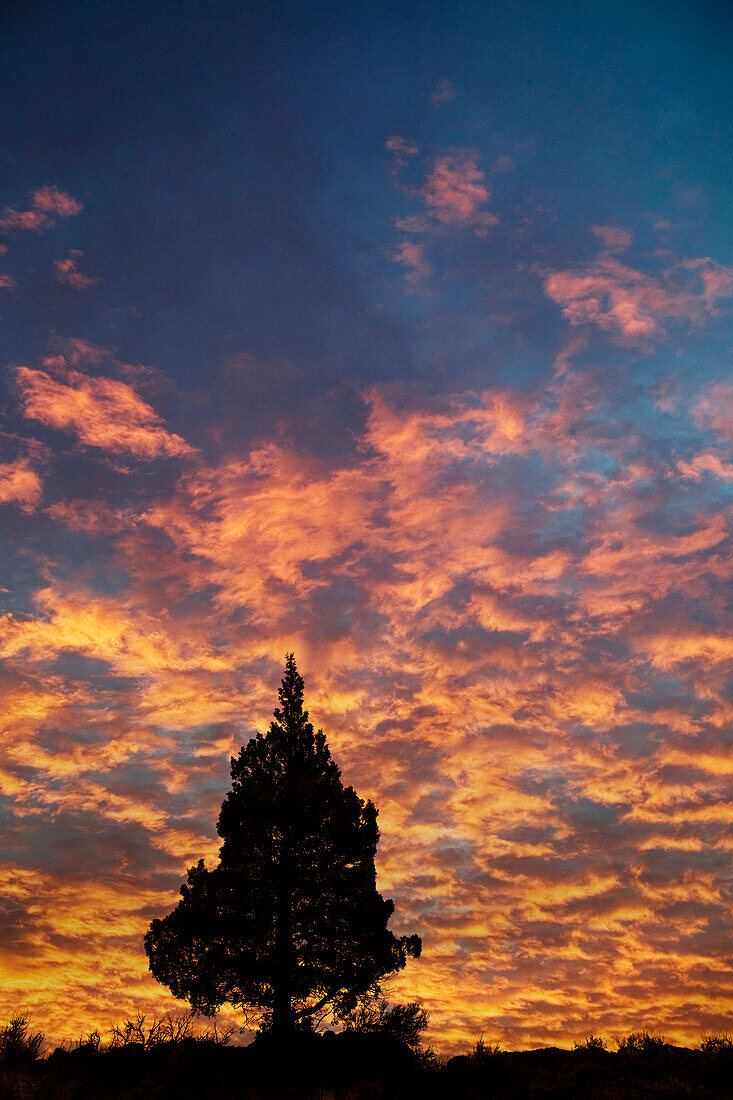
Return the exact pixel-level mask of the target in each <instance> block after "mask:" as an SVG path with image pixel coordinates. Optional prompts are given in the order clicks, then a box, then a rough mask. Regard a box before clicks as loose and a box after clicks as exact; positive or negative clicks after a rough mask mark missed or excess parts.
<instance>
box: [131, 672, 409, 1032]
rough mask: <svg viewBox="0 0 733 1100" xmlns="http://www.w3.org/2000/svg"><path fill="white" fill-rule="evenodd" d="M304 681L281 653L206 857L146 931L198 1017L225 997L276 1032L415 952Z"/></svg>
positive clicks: (347, 1002) (345, 1001) (347, 998)
mask: <svg viewBox="0 0 733 1100" xmlns="http://www.w3.org/2000/svg"><path fill="white" fill-rule="evenodd" d="M303 687H304V685H303V680H302V679H301V677H300V675H299V674H298V670H297V668H296V665H295V659H294V657H293V655H292V653H290V654H288V655H287V658H286V664H285V674H284V676H283V680H282V684H281V687H280V689H279V691H278V697H279V701H280V706H279V707H278V708H277V709H276V710H275V714H274V721H273V722H271V724H270V728H269V730H268V732H267V733H266V734H264V735H263V734H261V733H258V734H257V736H256V737H254V738H253V739H252V740H251V741H250V742H249V743H248V744H247V745H245V746H244V747H243V748H242V749H241V750H240V753H239V755H238V756H237V757H232V761H231V774H232V780H233V785H232V790H231V791H230V792H229V794H228V795H227V797H226V799H225V800H224V802H223V804H222V807H221V813H220V815H219V822H218V825H217V832H218V833H219V836H220V837H221V838H222V840H223V844H222V846H221V848H220V849H219V864H218V866H217V867H215V868H213V869H212V870H207V868H206V867H205V865H204V861H203V860H199V862H198V864H197V865H196V866H195V867H191V868H190V869H189V871H188V880H187V882H186V883H185V884H184V885H183V886H182V887H181V900H180V901H179V903H178V905H177V906H176V908H175V909H174V910H173V912H172V913H169V915H168V916H167V917H164V918H163V919H162V920H154V921H153V922H152V924H151V925H150V928H149V929H148V932H147V935H146V936H145V951H146V953H147V956H148V960H149V963H150V969H151V971H152V973H153V975H154V976H155V977H156V978H157V979H158V981H160V982H162V983H163V984H164V985H167V986H168V988H169V989H170V990H171V991H172V993H173V994H174V996H176V997H181V998H185V999H186V1000H188V1001H190V1003H191V1006H192V1008H193V1009H194V1010H195V1011H197V1012H200V1013H203V1014H205V1015H213V1014H214V1013H215V1012H216V1011H217V1010H218V1009H219V1008H220V1007H221V1006H222V1005H223V1004H224V1003H229V1004H232V1005H234V1006H237V1007H239V1008H241V1009H242V1010H243V1011H244V1012H245V1018H246V1019H248V1020H251V1019H252V1018H253V1016H256V1017H257V1018H258V1019H259V1021H260V1023H261V1025H262V1026H263V1028H265V1029H272V1030H273V1031H274V1032H277V1033H280V1034H282V1033H286V1032H290V1031H293V1030H295V1029H297V1028H302V1027H309V1026H313V1023H314V1021H318V1020H320V1019H322V1018H323V1017H324V1016H325V1015H327V1014H331V1015H332V1016H333V1018H334V1019H336V1020H338V1019H343V1018H345V1017H346V1016H347V1015H348V1014H349V1013H350V1012H351V1011H353V1009H354V1008H355V1006H356V1004H357V1002H358V1000H359V999H360V998H361V997H364V996H368V995H377V994H378V993H379V990H380V983H381V981H382V979H383V978H385V977H386V976H387V975H389V974H392V973H394V972H395V971H397V970H401V969H402V968H403V967H404V966H405V963H406V961H407V958H408V956H412V957H413V958H417V957H418V956H419V955H420V950H421V941H420V937H419V936H409V937H407V936H402V937H400V938H398V937H396V936H395V935H394V934H393V933H392V932H390V931H389V930H388V928H387V924H388V922H389V919H390V917H391V915H392V913H393V911H394V904H393V902H392V901H389V900H386V899H384V898H383V897H382V896H381V894H379V893H378V891H377V888H376V871H375V868H374V857H375V855H376V850H377V843H378V841H379V830H378V828H377V810H376V809H375V807H374V805H373V803H372V802H371V801H366V802H364V801H362V799H360V798H359V797H358V795H357V794H356V792H355V791H354V789H353V787H344V786H343V784H342V782H341V773H340V771H339V769H338V767H337V766H336V764H335V762H334V761H333V759H332V757H331V753H330V751H329V748H328V745H327V743H326V738H325V736H324V733H323V731H322V730H318V732H315V731H314V729H313V726H312V725H311V723H310V721H309V718H308V711H307V710H305V709H304V707H303Z"/></svg>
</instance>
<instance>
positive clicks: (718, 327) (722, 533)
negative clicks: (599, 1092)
mask: <svg viewBox="0 0 733 1100" xmlns="http://www.w3.org/2000/svg"><path fill="white" fill-rule="evenodd" d="M732 23H733V13H732V12H731V9H730V7H729V6H728V5H726V4H723V3H716V2H714V0H664V2H662V0H616V2H614V3H613V4H611V3H608V2H604V3H601V2H593V0H589V2H586V3H577V2H571V0H538V2H537V3H532V4H506V3H505V2H503V0H502V2H498V0H481V2H474V0H461V2H460V3H457V2H456V0H450V2H448V0H431V2H430V3H426V4H424V5H421V6H418V7H417V8H416V7H415V5H414V4H409V3H407V2H402V0H385V2H384V3H379V4H376V3H375V4H369V3H367V4H364V3H359V4H357V3H353V2H351V0H344V2H341V3H326V2H316V3H314V2H307V0H297V2H292V3H290V2H278V0H275V2H271V0H269V2H267V3H264V2H263V3H259V2H250V3H247V4H242V3H239V2H237V3H233V2H230V0H218V2H217V3H216V4H213V3H206V2H200V0H199V2H194V0H176V2H175V3H173V2H169V0H156V2H155V3H154V4H151V3H149V2H147V0H146V2H145V3H141V2H140V0H128V2H126V3H125V4H120V3H118V2H117V0H114V2H110V0H94V2H93V3H91V2H84V0H81V2H79V3H75V4H69V3H67V2H65V0H64V2H59V3H53V2H42V0H39V2H33V0H14V2H10V3H6V4H5V5H4V6H3V12H2V15H0V24H1V30H2V33H1V34H0V60H1V64H0V132H1V133H2V143H1V145H0V165H1V167H2V171H1V172H0V348H1V349H2V355H1V359H2V363H1V366H2V395H1V396H0V545H1V546H2V550H1V553H0V563H1V569H0V598H1V602H2V607H1V608H0V656H2V668H1V671H0V695H1V696H2V710H1V711H0V713H1V714H2V741H1V743H0V882H1V884H2V885H0V989H2V1001H3V1005H4V1006H5V1007H6V1008H7V1009H8V1011H12V1010H13V1009H14V1008H24V1009H27V1010H29V1011H30V1012H31V1014H32V1018H33V1021H34V1023H35V1024H36V1026H40V1027H42V1028H43V1029H45V1030H46V1032H47V1034H48V1035H49V1038H50V1040H51V1041H53V1042H56V1041H60V1040H61V1039H69V1038H73V1037H74V1036H75V1035H77V1034H78V1033H80V1032H81V1031H84V1030H89V1029H90V1028H92V1027H99V1028H100V1029H104V1028H105V1027H109V1026H110V1025H111V1024H112V1023H113V1022H114V1021H118V1020H120V1019H121V1018H123V1017H124V1016H126V1015H130V1014H131V1013H134V1012H135V1011H137V1010H141V1011H145V1012H150V1013H152V1012H165V1011H170V1010H178V1009H182V1008H184V1007H185V1005H182V1004H181V1003H180V1002H177V1001H175V1000H174V999H173V998H172V996H170V995H169V994H168V992H167V991H166V990H165V989H164V988H163V987H162V986H159V985H157V984H156V983H155V982H154V981H153V979H152V978H151V976H150V975H149V974H148V971H147V960H146V958H145V955H144V952H143V947H142V937H143V935H144V932H145V930H146V928H147V926H148V924H149V923H150V921H151V919H152V918H153V917H156V916H162V915H163V914H165V913H166V912H168V911H169V910H170V909H171V908H172V906H173V904H174V903H175V900H176V897H177V893H178V889H179V886H180V884H181V882H182V880H183V879H184V877H185V871H186V868H187V867H188V866H190V865H191V864H192V863H194V862H196V861H197V860H198V859H199V858H202V857H203V858H206V859H207V861H208V862H209V865H210V866H211V865H212V864H213V863H214V862H215V861H216V857H217V850H218V838H217V837H216V833H215V823H216V818H217V815H218V810H219V806H220V804H221V801H222V799H223V798H224V796H225V794H226V792H227V790H228V787H229V758H230V756H231V755H232V754H233V753H235V752H237V751H238V749H239V746H240V745H242V744H243V743H244V742H246V741H247V740H248V739H249V738H250V737H251V736H252V735H253V734H254V732H255V731H256V730H264V729H265V728H266V726H267V724H268V721H269V717H270V715H271V712H272V709H273V707H274V705H275V700H276V690H277V687H278V685H279V681H280V677H281V674H282V665H283V658H284V654H285V653H286V651H289V650H293V651H294V652H295V655H296V659H297V661H298V666H299V669H300V671H301V672H302V674H303V676H304V678H305V681H306V702H307V705H308V706H309V709H310V712H311V717H312V719H313V721H314V723H315V724H316V725H317V726H319V727H320V726H322V727H323V728H324V729H325V731H326V733H327V736H328V738H329V744H330V746H331V749H332V752H333V754H334V756H335V758H336V760H337V762H338V763H339V765H340V767H341V769H342V773H343V778H344V781H345V782H347V783H349V784H353V785H354V786H355V788H356V790H357V791H358V793H359V794H360V795H361V796H362V797H370V798H372V799H373V800H374V801H375V803H376V805H377V807H378V808H379V811H380V816H379V823H380V828H381V833H382V839H381V842H380V847H379V851H378V858H377V863H378V875H379V879H378V881H379V887H380V889H381V890H382V892H383V893H384V894H385V895H386V896H389V897H392V898H393V899H394V901H395V907H396V909H395V916H394V918H393V921H392V928H393V929H394V931H395V932H397V933H412V932H418V933H419V934H420V935H421V936H422V939H423V955H422V958H421V959H420V960H419V961H416V962H411V963H410V964H409V966H408V968H407V969H406V970H405V971H404V972H403V973H402V974H401V975H400V977H399V979H398V980H396V981H395V982H394V984H393V986H392V990H391V994H390V995H391V996H392V997H393V998H395V999H413V998H419V999H420V1000H421V1002H422V1003H423V1004H424V1006H425V1007H426V1008H427V1009H428V1010H429V1012H430V1014H431V1024H430V1038H431V1040H432V1041H433V1042H434V1043H435V1045H436V1047H437V1048H438V1050H439V1051H441V1052H446V1053H449V1052H455V1051H458V1050H466V1049H467V1048H468V1046H469V1045H470V1044H472V1043H473V1042H474V1041H475V1039H476V1038H477V1037H478V1035H479V1034H480V1033H483V1034H484V1036H485V1038H486V1040H487V1041H489V1040H491V1041H500V1042H502V1043H503V1044H504V1045H505V1046H507V1047H514V1048H519V1047H532V1046H542V1045H549V1044H554V1045H569V1044H571V1043H572V1041H573V1040H574V1039H577V1038H580V1037H582V1036H583V1035H585V1034H588V1033H589V1032H594V1033H602V1034H604V1035H606V1036H607V1037H610V1038H612V1037H613V1036H614V1035H620V1034H624V1033H626V1032H628V1031H630V1030H632V1029H637V1028H640V1027H648V1028H650V1029H658V1030H659V1031H660V1032H662V1033H663V1034H665V1035H666V1036H667V1037H668V1038H670V1039H673V1040H675V1041H678V1042H690V1043H693V1042H695V1041H697V1040H698V1039H699V1038H700V1036H701V1035H702V1034H705V1033H708V1032H716V1031H717V1032H719V1031H724V1030H731V1027H732V1024H731V1015H730V1012H731V993H732V991H733V966H732V963H733V958H732V956H731V942H732V935H731V933H732V932H733V915H732V911H731V887H732V884H733V876H732V875H731V853H732V851H733V836H732V834H731V822H732V821H733V810H732V809H731V799H730V795H731V776H732V775H733V765H732V764H731V753H730V748H731V733H730V729H731V721H730V720H731V714H732V713H733V708H732V707H731V700H730V686H731V683H732V682H733V670H732V666H731V657H733V640H732V636H731V631H730V626H731V617H730V591H731V588H730V578H731V571H732V569H731V560H732V554H731V537H730V528H731V485H732V483H733V457H732V456H731V447H730V444H731V436H732V435H733V379H732V376H731V370H730V350H731V343H732V342H733V338H732V334H731V325H730V320H731V297H732V296H733V266H731V265H732V264H733V248H732V247H731V246H732V244H733V220H732V219H731V202H730V198H731V196H730V179H731V153H730V150H731V148H732V145H731V140H730V138H731V111H730V104H731V102H733V87H731V83H732V81H731V67H730V63H729V62H730V58H729V42H730V33H731V30H732V29H733V26H732Z"/></svg>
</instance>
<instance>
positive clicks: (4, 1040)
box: [0, 1012, 45, 1066]
mask: <svg viewBox="0 0 733 1100" xmlns="http://www.w3.org/2000/svg"><path fill="white" fill-rule="evenodd" d="M28 1025H29V1019H28V1016H27V1015H26V1013H24V1012H16V1013H15V1015H14V1016H12V1017H11V1019H10V1021H9V1022H8V1023H7V1024H6V1025H5V1027H3V1028H0V1065H4V1066H19V1065H23V1064H24V1063H26V1062H35V1060H36V1058H38V1055H39V1054H40V1051H41V1047H42V1046H43V1040H44V1038H45V1036H44V1035H43V1033H42V1032H40V1031H35V1032H33V1031H29V1030H28Z"/></svg>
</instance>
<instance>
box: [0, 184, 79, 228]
mask: <svg viewBox="0 0 733 1100" xmlns="http://www.w3.org/2000/svg"><path fill="white" fill-rule="evenodd" d="M82 210H83V206H82V204H81V203H80V202H77V200H76V199H74V198H72V197H71V195H68V194H67V193H66V192H65V191H59V189H58V188H57V187H51V186H46V187H41V188H39V189H38V190H37V191H34V192H33V194H32V195H31V209H30V210H16V209H14V208H12V207H10V206H6V207H5V209H4V210H3V212H2V215H0V229H7V230H12V229H32V230H35V231H36V232H40V231H41V230H42V229H48V228H50V227H51V226H52V225H53V221H52V219H51V217H50V215H51V214H58V215H59V217H62V218H70V217H72V216H74V215H75V214H80V213H81V211H82Z"/></svg>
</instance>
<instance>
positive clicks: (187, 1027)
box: [109, 1012, 235, 1050]
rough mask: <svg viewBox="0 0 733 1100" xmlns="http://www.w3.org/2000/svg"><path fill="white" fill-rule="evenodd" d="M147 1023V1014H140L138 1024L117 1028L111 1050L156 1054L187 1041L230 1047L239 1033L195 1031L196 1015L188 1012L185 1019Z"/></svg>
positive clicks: (127, 1023) (126, 1023)
mask: <svg viewBox="0 0 733 1100" xmlns="http://www.w3.org/2000/svg"><path fill="white" fill-rule="evenodd" d="M147 1019H148V1018H147V1016H145V1014H144V1013H142V1012H138V1014H137V1016H136V1017H135V1019H134V1020H125V1021H124V1022H123V1023H121V1024H115V1025H114V1027H113V1028H112V1029H111V1033H110V1034H111V1039H110V1043H109V1049H110V1050H119V1049H120V1048H121V1047H130V1046H135V1047H137V1048H142V1049H143V1050H152V1049H153V1048H154V1047H159V1046H163V1045H164V1044H167V1043H182V1042H184V1041H186V1042H197V1043H216V1045H217V1046H226V1045H227V1043H228V1042H229V1040H230V1039H231V1037H232V1035H233V1034H234V1031H235V1029H234V1028H233V1027H231V1028H226V1029H225V1030H224V1031H220V1030H219V1029H218V1027H217V1026H216V1023H214V1025H213V1026H212V1027H207V1028H205V1029H204V1030H203V1031H198V1032H197V1031H194V1026H193V1023H194V1013H193V1012H186V1013H185V1014H184V1015H183V1016H152V1017H151V1018H150V1021H149V1022H146V1021H147Z"/></svg>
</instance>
